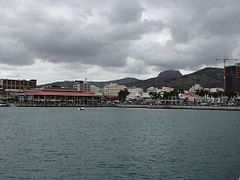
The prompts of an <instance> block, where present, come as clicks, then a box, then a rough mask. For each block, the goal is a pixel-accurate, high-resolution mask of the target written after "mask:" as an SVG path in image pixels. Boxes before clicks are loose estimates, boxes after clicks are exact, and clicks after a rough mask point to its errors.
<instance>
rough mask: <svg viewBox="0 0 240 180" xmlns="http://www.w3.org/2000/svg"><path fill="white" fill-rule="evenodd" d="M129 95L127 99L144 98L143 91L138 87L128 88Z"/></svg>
mask: <svg viewBox="0 0 240 180" xmlns="http://www.w3.org/2000/svg"><path fill="white" fill-rule="evenodd" d="M128 92H129V95H128V96H127V99H139V98H141V97H142V94H143V89H142V88H137V87H130V88H128Z"/></svg>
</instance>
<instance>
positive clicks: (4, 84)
mask: <svg viewBox="0 0 240 180" xmlns="http://www.w3.org/2000/svg"><path fill="white" fill-rule="evenodd" d="M36 86H37V80H35V79H31V80H29V81H27V80H15V79H0V89H3V90H5V89H14V90H16V89H27V88H35V87H36Z"/></svg>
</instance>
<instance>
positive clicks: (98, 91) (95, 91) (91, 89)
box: [90, 85, 102, 93]
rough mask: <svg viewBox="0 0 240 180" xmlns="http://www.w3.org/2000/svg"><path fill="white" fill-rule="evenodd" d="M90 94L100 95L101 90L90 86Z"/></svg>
mask: <svg viewBox="0 0 240 180" xmlns="http://www.w3.org/2000/svg"><path fill="white" fill-rule="evenodd" d="M90 92H94V93H102V91H101V88H100V87H97V86H95V85H90Z"/></svg>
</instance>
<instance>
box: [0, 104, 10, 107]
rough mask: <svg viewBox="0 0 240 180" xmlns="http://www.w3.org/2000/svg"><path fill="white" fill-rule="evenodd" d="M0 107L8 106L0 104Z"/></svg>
mask: <svg viewBox="0 0 240 180" xmlns="http://www.w3.org/2000/svg"><path fill="white" fill-rule="evenodd" d="M0 107H8V104H0Z"/></svg>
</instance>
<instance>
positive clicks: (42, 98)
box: [19, 89, 102, 106]
mask: <svg viewBox="0 0 240 180" xmlns="http://www.w3.org/2000/svg"><path fill="white" fill-rule="evenodd" d="M101 101H102V95H101V94H96V93H93V92H81V91H78V90H71V89H29V90H25V91H24V93H22V94H21V95H20V96H19V103H20V104H22V105H31V106H80V105H100V104H101Z"/></svg>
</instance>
